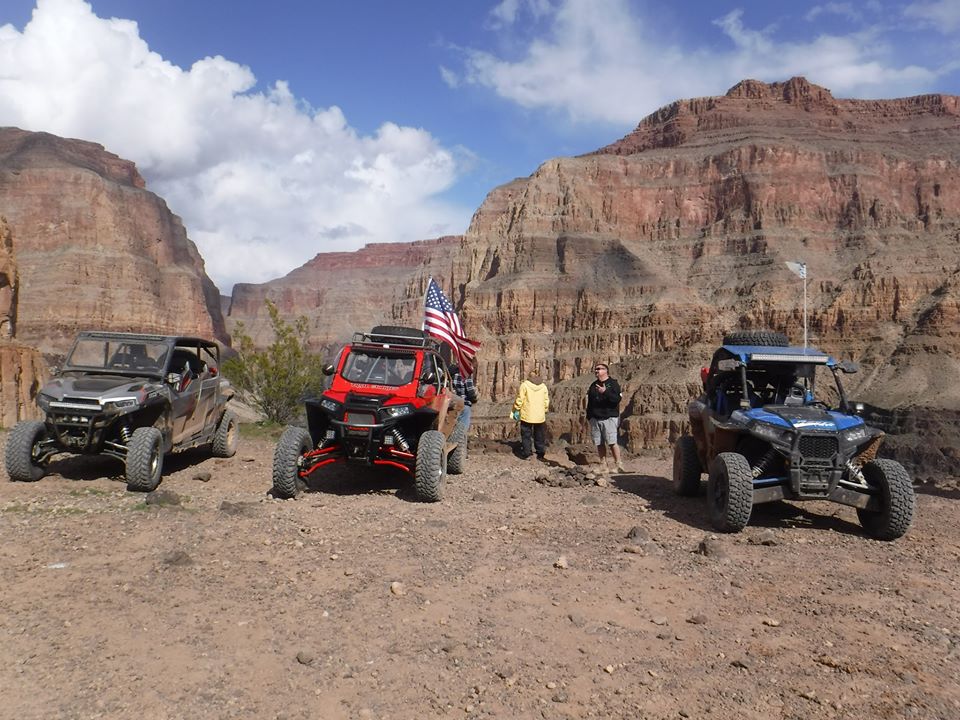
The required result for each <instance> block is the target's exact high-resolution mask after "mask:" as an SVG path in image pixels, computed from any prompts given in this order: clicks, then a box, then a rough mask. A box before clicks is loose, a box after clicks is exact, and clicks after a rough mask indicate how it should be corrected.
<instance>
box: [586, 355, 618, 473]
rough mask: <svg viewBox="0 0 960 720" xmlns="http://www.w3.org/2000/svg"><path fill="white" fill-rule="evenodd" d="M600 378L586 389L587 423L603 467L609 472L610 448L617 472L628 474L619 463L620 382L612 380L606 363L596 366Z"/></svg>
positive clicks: (594, 369) (594, 368) (596, 372)
mask: <svg viewBox="0 0 960 720" xmlns="http://www.w3.org/2000/svg"><path fill="white" fill-rule="evenodd" d="M593 371H594V373H595V374H596V376H597V379H596V380H594V381H593V383H591V385H590V389H589V390H587V420H588V421H589V423H590V432H591V433H592V435H593V444H594V445H596V446H597V453H598V454H599V455H600V465H601V468H602V469H603V471H604V472H606V470H607V448H608V447H609V448H610V453H611V454H612V455H613V460H614V462H615V463H616V465H617V472H621V473H622V472H625V470H624V469H623V462H621V460H620V446H619V445H618V444H617V430H618V428H619V427H620V394H621V393H620V383H618V382H617V381H616V380H614V379H613V378H612V377H610V374H609V368H608V367H607V364H606V363H602V362H598V363H597V364H596V365H594V366H593Z"/></svg>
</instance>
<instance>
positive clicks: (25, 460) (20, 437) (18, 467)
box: [4, 420, 47, 482]
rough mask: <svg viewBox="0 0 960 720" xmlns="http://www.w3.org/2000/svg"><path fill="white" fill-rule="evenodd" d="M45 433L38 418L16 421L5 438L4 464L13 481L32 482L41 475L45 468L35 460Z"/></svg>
mask: <svg viewBox="0 0 960 720" xmlns="http://www.w3.org/2000/svg"><path fill="white" fill-rule="evenodd" d="M46 435H47V426H46V425H44V424H43V423H42V422H41V421H39V420H24V421H23V422H21V423H17V424H16V425H15V426H14V428H13V430H11V431H10V437H8V438H7V450H6V454H5V455H4V464H5V465H6V467H7V475H9V476H10V479H11V480H13V481H14V482H34V481H36V480H39V479H40V478H42V477H43V475H44V473H45V472H46V468H45V467H44V464H43V463H42V462H39V461H38V460H37V457H38V455H39V450H40V442H41V441H42V440H43V439H44V438H45V437H46Z"/></svg>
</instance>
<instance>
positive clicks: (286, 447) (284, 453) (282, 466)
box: [271, 427, 313, 500]
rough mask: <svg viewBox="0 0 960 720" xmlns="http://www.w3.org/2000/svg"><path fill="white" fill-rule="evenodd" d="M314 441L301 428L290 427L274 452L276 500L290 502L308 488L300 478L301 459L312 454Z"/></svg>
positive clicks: (273, 492)
mask: <svg viewBox="0 0 960 720" xmlns="http://www.w3.org/2000/svg"><path fill="white" fill-rule="evenodd" d="M312 445H313V440H312V439H311V438H310V433H308V432H307V431H306V430H304V429H303V428H301V427H288V428H287V429H286V430H284V431H283V435H281V436H280V441H279V442H278V443H277V449H276V450H274V452H273V489H272V490H271V494H272V495H273V496H274V497H275V498H280V499H283V500H289V499H292V498H295V497H296V496H297V494H298V493H299V492H300V491H301V490H303V488H305V487H306V483H305V482H304V481H303V479H302V478H301V477H300V464H299V461H300V458H301V457H303V455H305V454H306V453H308V452H310V448H311V447H312Z"/></svg>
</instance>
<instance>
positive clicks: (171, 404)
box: [5, 332, 238, 491]
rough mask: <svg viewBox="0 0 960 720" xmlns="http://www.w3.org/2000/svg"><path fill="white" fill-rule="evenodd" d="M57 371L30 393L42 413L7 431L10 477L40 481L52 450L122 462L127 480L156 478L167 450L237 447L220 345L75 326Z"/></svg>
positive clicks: (153, 483)
mask: <svg viewBox="0 0 960 720" xmlns="http://www.w3.org/2000/svg"><path fill="white" fill-rule="evenodd" d="M55 375H56V377H55V378H54V379H53V380H51V381H50V382H48V383H47V384H46V385H44V386H43V387H42V388H41V390H40V392H39V394H38V395H37V405H38V407H39V408H40V411H41V412H42V413H43V414H44V419H43V420H26V421H23V422H20V423H18V424H17V425H16V426H15V427H14V428H13V430H12V431H11V432H10V436H9V437H8V438H7V448H6V454H5V464H6V470H7V474H8V475H9V476H10V479H11V480H14V481H22V482H30V481H34V480H39V479H40V478H41V477H43V475H44V474H45V472H46V465H47V463H48V461H49V460H50V458H51V457H52V456H53V455H55V454H57V453H76V454H83V455H109V456H110V457H114V458H117V459H118V460H121V461H123V462H124V464H125V466H126V478H127V487H128V488H129V489H130V490H140V491H150V490H153V489H154V488H156V487H157V485H158V484H159V483H160V476H161V475H162V473H163V457H164V455H165V454H166V453H170V452H174V451H180V450H186V449H188V448H193V447H198V446H203V445H208V446H210V448H211V450H212V452H213V454H214V455H215V456H217V457H230V456H232V455H233V454H234V453H235V452H236V451H237V441H238V434H237V419H236V416H235V415H234V414H233V412H231V411H230V410H227V407H226V404H227V401H228V400H229V399H230V398H231V397H233V388H232V387H231V385H230V381H229V380H227V379H226V378H224V377H223V376H222V375H221V374H220V348H219V347H218V346H217V344H216V343H214V342H211V341H210V340H203V339H200V338H194V337H181V336H175V335H139V334H130V333H112V332H83V333H80V335H79V336H78V337H77V339H76V340H75V341H74V343H73V347H72V348H71V349H70V352H69V353H68V354H67V357H66V361H65V363H64V365H63V367H62V369H61V370H60V371H59V373H55Z"/></svg>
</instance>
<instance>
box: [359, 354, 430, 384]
mask: <svg viewBox="0 0 960 720" xmlns="http://www.w3.org/2000/svg"><path fill="white" fill-rule="evenodd" d="M416 364H417V361H416V358H414V357H411V356H409V355H405V356H398V355H384V354H382V353H372V352H368V351H363V350H353V351H351V352H350V354H349V355H347V359H346V361H345V362H344V363H343V370H342V371H341V373H340V374H341V375H342V376H343V378H344V380H349V381H350V382H355V383H368V384H371V385H406V384H407V383H409V382H411V381H412V380H413V370H414V368H415V366H416Z"/></svg>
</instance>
